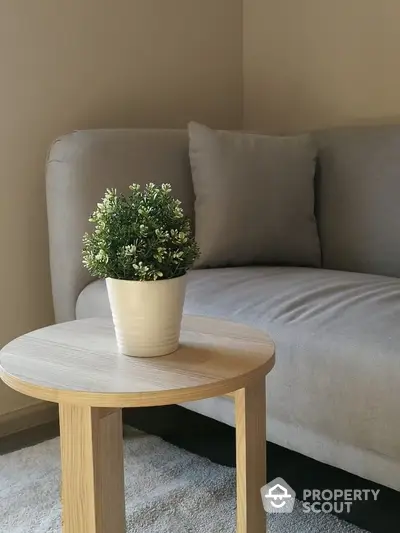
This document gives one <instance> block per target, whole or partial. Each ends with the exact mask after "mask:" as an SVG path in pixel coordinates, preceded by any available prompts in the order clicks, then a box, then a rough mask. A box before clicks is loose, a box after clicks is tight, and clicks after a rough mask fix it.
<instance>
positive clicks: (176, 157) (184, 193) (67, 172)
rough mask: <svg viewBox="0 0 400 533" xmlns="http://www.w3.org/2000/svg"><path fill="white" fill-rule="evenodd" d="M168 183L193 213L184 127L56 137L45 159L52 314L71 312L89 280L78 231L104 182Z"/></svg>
mask: <svg viewBox="0 0 400 533" xmlns="http://www.w3.org/2000/svg"><path fill="white" fill-rule="evenodd" d="M150 181H152V182H154V183H162V182H167V183H171V185H172V190H173V194H174V195H175V196H177V197H178V198H179V199H180V200H182V202H183V208H184V209H185V212H186V213H187V214H188V215H190V216H191V217H192V218H193V188H192V181H191V177H190V165H189V156H188V140H187V132H186V131H183V130H182V131H178V130H175V131H174V130H133V129H132V130H91V131H90V130H89V131H77V132H75V133H72V134H70V135H65V136H64V137H61V138H59V139H58V140H56V141H55V143H54V144H53V146H52V148H51V150H50V153H49V157H48V163H47V174H46V187H47V209H48V222H49V237H50V265H51V278H52V288H53V300H54V309H55V315H56V320H57V321H58V322H60V321H63V320H72V319H74V318H75V304H76V299H77V297H78V295H79V293H80V291H81V290H82V289H83V288H84V287H85V285H87V284H88V283H89V282H90V281H91V278H90V275H89V273H88V272H87V271H86V270H85V269H84V268H83V266H82V255H81V252H82V236H83V234H84V233H85V231H87V230H89V229H90V224H89V222H88V218H89V216H90V215H91V213H92V212H93V210H94V208H95V207H96V204H97V202H98V201H99V200H100V198H102V197H103V195H104V191H105V189H106V188H107V187H116V188H117V189H119V190H121V191H125V192H126V191H127V189H128V186H129V185H130V184H132V183H134V182H135V183H140V184H144V183H147V182H150Z"/></svg>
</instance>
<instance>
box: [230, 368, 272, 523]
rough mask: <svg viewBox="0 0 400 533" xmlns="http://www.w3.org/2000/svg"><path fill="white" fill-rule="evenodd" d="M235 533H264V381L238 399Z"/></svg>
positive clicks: (254, 385) (238, 392) (237, 396)
mask: <svg viewBox="0 0 400 533" xmlns="http://www.w3.org/2000/svg"><path fill="white" fill-rule="evenodd" d="M235 407H236V409H235V415H236V485H237V488H236V498H237V528H236V533H265V530H266V525H265V524H266V516H265V511H264V508H263V505H262V500H261V487H263V486H264V485H265V484H266V482H267V481H266V479H267V478H266V471H267V463H266V452H267V450H266V394H265V379H263V378H261V379H258V380H257V381H255V382H253V383H251V384H250V385H249V386H248V387H246V388H244V389H240V390H238V391H237V392H236V395H235Z"/></svg>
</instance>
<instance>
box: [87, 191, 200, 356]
mask: <svg viewBox="0 0 400 533" xmlns="http://www.w3.org/2000/svg"><path fill="white" fill-rule="evenodd" d="M171 193H172V189H171V186H170V185H169V184H166V183H163V184H162V185H161V186H157V185H154V184H153V183H149V184H147V185H145V187H144V188H143V189H142V188H141V187H140V185H137V184H133V185H131V186H130V193H129V194H128V195H124V194H117V191H116V190H115V189H107V191H106V193H105V196H104V198H103V200H102V201H101V202H100V203H99V204H97V208H96V210H95V212H94V213H93V215H92V217H91V218H90V219H89V221H90V222H92V223H93V224H94V231H93V233H91V234H88V233H86V234H85V235H84V237H83V244H84V246H83V264H84V265H85V267H86V268H87V269H88V270H89V272H90V273H91V274H92V275H93V276H97V277H99V278H105V279H106V283H107V291H108V297H109V300H110V306H111V312H112V316H113V321H114V328H115V333H116V338H117V344H118V348H119V351H120V352H121V353H123V354H126V355H131V356H136V357H156V356H160V355H166V354H168V353H171V352H173V351H175V350H176V349H177V348H178V343H179V334H180V326H181V320H182V310H183V303H184V298H185V289H186V273H187V271H188V270H189V269H190V268H191V267H192V265H193V263H194V261H195V260H196V258H197V257H198V256H199V248H198V246H197V243H196V241H195V239H194V236H193V233H192V230H191V224H190V221H189V219H188V218H187V217H186V216H184V214H183V210H182V208H181V206H180V201H179V200H177V199H175V198H174V197H173V196H172V194H171Z"/></svg>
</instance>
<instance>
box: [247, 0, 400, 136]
mask: <svg viewBox="0 0 400 533" xmlns="http://www.w3.org/2000/svg"><path fill="white" fill-rule="evenodd" d="M243 4H244V5H243V7H244V10H243V14H244V21H243V24H244V29H243V37H244V126H245V128H249V129H262V130H265V131H271V132H292V131H293V132H295V131H301V130H307V129H309V128H312V129H314V128H319V127H324V126H331V125H342V124H350V123H362V122H388V121H389V122H392V121H395V120H396V121H399V120H400V69H399V55H400V31H399V23H400V22H399V21H400V2H399V1H398V0H243Z"/></svg>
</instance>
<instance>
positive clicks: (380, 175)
mask: <svg viewBox="0 0 400 533" xmlns="http://www.w3.org/2000/svg"><path fill="white" fill-rule="evenodd" d="M316 140H317V142H318V144H319V161H320V171H319V178H318V194H317V208H318V220H319V231H320V237H321V246H322V256H323V266H324V267H325V268H333V269H340V270H351V271H355V272H369V273H372V274H382V275H387V276H397V277H400V244H399V243H400V208H399V198H400V126H384V127H383V126H381V127H370V128H346V129H338V130H331V131H327V132H324V133H321V134H318V135H317V136H316Z"/></svg>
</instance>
